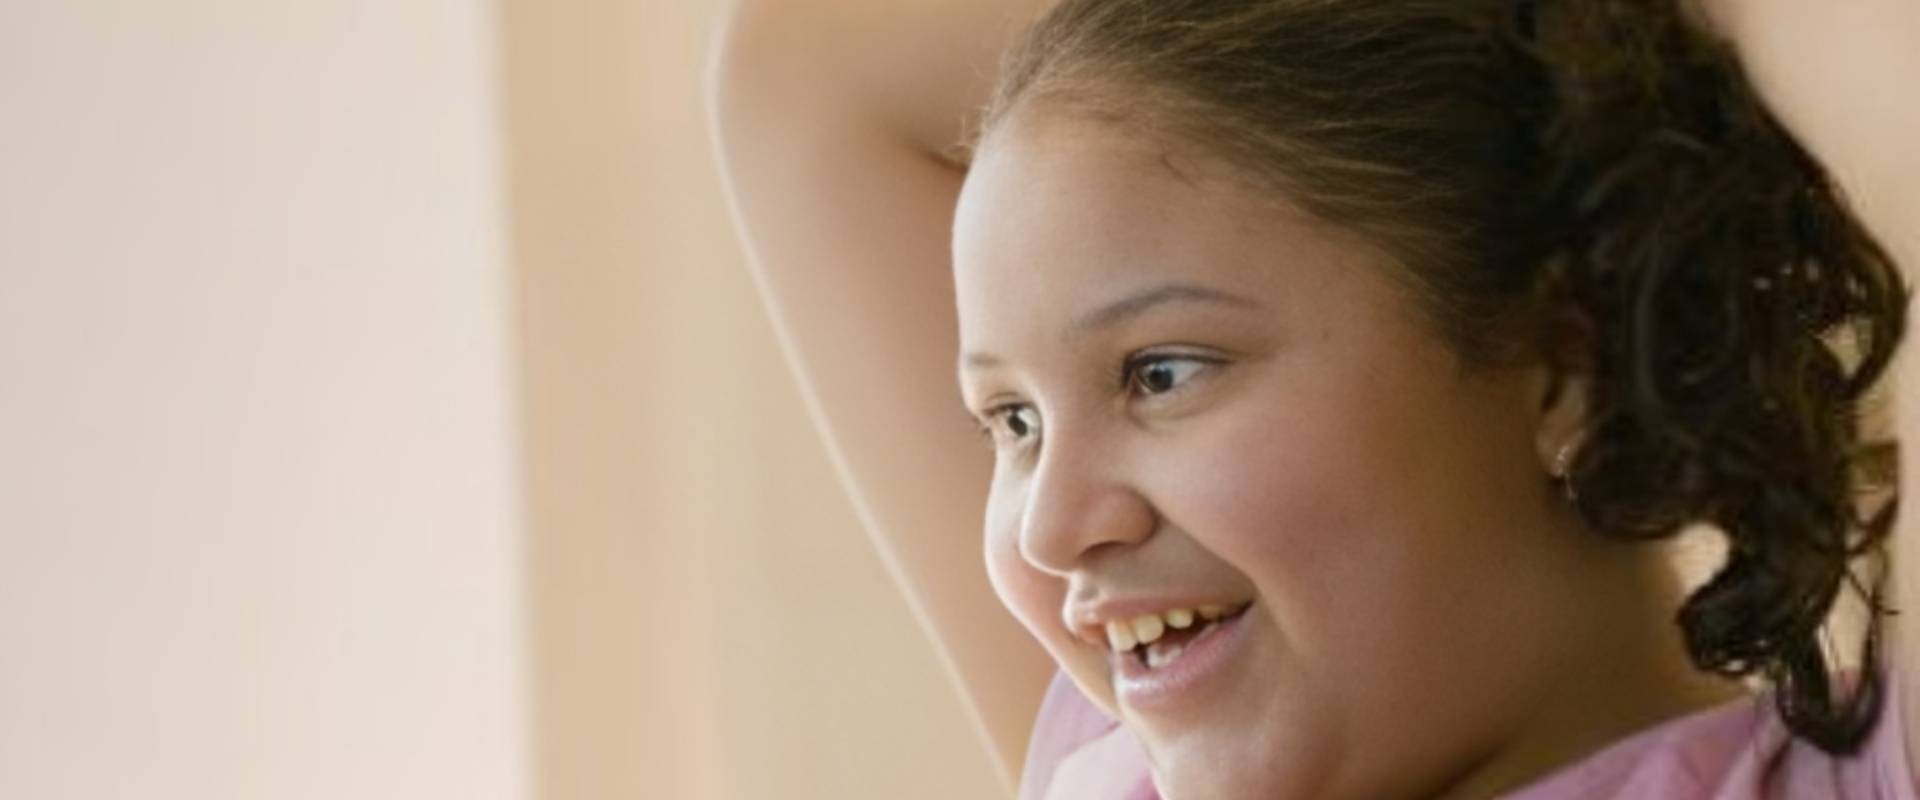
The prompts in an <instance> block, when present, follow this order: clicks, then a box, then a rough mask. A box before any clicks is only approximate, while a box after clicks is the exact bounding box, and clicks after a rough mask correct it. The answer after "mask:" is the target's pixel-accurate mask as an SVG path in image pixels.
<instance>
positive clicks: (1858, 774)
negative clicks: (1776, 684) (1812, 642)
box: [1508, 674, 1920, 800]
mask: <svg viewBox="0 0 1920 800" xmlns="http://www.w3.org/2000/svg"><path fill="white" fill-rule="evenodd" d="M1900 683H1901V681H1900V677H1899V676H1898V675H1897V674H1891V675H1889V679H1888V695H1887V697H1886V705H1885V706H1884V709H1885V710H1884V712H1883V714H1882V716H1881V719H1880V722H1879V724H1878V725H1877V726H1876V727H1875V729H1874V732H1873V734H1872V735H1871V736H1870V737H1869V739H1868V740H1867V742H1866V743H1865V744H1864V745H1863V746H1862V747H1861V749H1860V750H1859V752H1857V753H1855V754H1853V755H1850V756H1835V755H1832V754H1829V753H1827V752H1825V751H1822V750H1820V749H1819V748H1817V747H1814V746H1813V745H1811V744H1809V743H1807V742H1805V741H1803V740H1800V739H1796V738H1794V737H1793V736H1791V735H1790V733H1789V732H1788V730H1787V728H1786V725H1785V724H1784V723H1783V722H1782V721H1781V720H1780V716H1779V714H1778V712H1776V711H1775V710H1774V705H1773V697H1772V695H1770V694H1765V693H1762V694H1756V695H1753V696H1750V697H1747V698H1745V699H1742V700H1738V701H1735V702H1732V703H1728V704H1725V705H1722V706H1719V707H1717V708H1712V709H1707V710H1705V711H1700V712H1697V713H1694V714H1691V715H1688V716H1685V717H1681V718H1678V719H1674V720H1671V721H1668V722H1665V723H1662V724H1660V725H1657V726H1655V727H1653V728H1649V729H1647V730H1645V731H1642V732H1640V733H1638V734H1635V735H1633V736H1630V737H1628V738H1627V739H1624V740H1622V741H1620V742H1617V743H1615V744H1614V745H1612V746H1610V747H1608V748H1607V749H1605V750H1602V751H1600V752H1598V753H1595V754H1594V755H1592V756H1589V757H1588V758H1586V759H1585V760H1583V761H1581V762H1579V763H1577V764H1574V765H1572V766H1570V767H1568V768H1566V769H1564V770H1562V771H1560V772H1557V773H1554V774H1553V775H1550V776H1548V777H1547V778H1545V779H1543V780H1542V781H1540V782H1539V783H1536V784H1534V785H1533V786H1530V787H1528V788H1526V789H1523V790H1521V791H1520V792H1518V793H1516V794H1514V795H1511V796H1510V797H1509V798H1508V800H1588V798H1592V799H1594V800H1598V798H1612V797H1662V798H1674V799H1675V800H1799V798H1823V799H1830V800H1920V793H1916V790H1915V786H1914V783H1915V782H1914V777H1913V776H1914V773H1913V770H1912V768H1911V766H1910V765H1909V762H1908V759H1907V753H1906V736H1905V731H1904V729H1903V727H1902V726H1901V724H1900V712H1899V709H1900V703H1901V698H1902V691H1901V689H1902V687H1901V686H1900Z"/></svg>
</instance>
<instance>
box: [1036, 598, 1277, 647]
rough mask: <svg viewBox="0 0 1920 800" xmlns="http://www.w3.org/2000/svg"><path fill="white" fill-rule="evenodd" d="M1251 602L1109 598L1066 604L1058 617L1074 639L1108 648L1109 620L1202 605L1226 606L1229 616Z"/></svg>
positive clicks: (1119, 619)
mask: <svg viewBox="0 0 1920 800" xmlns="http://www.w3.org/2000/svg"><path fill="white" fill-rule="evenodd" d="M1251 603H1252V601H1251V600H1240V599H1231V598H1225V597H1221V596H1219V595H1202V594H1182V595H1136V596H1131V597H1109V598H1103V599H1100V600H1096V601H1091V602H1084V603H1068V604H1067V605H1066V607H1065V608H1063V609H1062V610H1061V618H1062V620H1063V621H1065V623H1066V626H1067V630H1069V631H1072V632H1073V635H1074V636H1076V637H1078V638H1079V639H1081V640H1082V641H1085V642H1087V643H1088V644H1091V645H1095V646H1097V647H1101V648H1105V647H1107V646H1108V645H1107V622H1108V621H1109V620H1117V621H1122V622H1127V621H1131V620H1133V619H1134V618H1135V617H1144V616H1147V615H1149V614H1161V613H1164V612H1167V611H1170V610H1172V609H1176V608H1185V609H1192V610H1196V611H1197V610H1199V608H1200V607H1201V606H1225V607H1226V608H1227V609H1229V613H1232V612H1235V611H1239V610H1240V609H1241V608H1243V607H1245V606H1247V605H1249V604H1251Z"/></svg>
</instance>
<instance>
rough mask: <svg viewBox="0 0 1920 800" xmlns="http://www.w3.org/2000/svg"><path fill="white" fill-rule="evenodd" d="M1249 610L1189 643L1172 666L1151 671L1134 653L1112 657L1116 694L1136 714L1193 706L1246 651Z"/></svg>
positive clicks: (1116, 654) (1118, 654)
mask: <svg viewBox="0 0 1920 800" xmlns="http://www.w3.org/2000/svg"><path fill="white" fill-rule="evenodd" d="M1251 610H1252V609H1251V608H1249V609H1247V610H1246V611H1242V612H1241V613H1240V614H1239V615H1237V616H1235V617H1233V618H1232V619H1229V620H1226V621H1225V622H1222V623H1220V625H1219V627H1216V628H1214V629H1213V630H1211V631H1208V632H1207V633H1206V634H1205V635H1203V636H1201V637H1199V638H1197V639H1194V640H1193V641H1191V642H1188V643H1187V646H1186V649H1184V650H1182V651H1181V652H1180V657H1179V658H1176V659H1174V661H1173V663H1171V664H1168V665H1166V666H1164V667H1161V668H1159V669H1152V668H1149V667H1148V666H1147V665H1146V664H1143V663H1141V662H1140V657H1139V656H1137V655H1134V654H1133V653H1130V652H1129V653H1113V654H1112V664H1113V671H1114V683H1113V692H1114V696H1115V699H1117V700H1119V701H1120V703H1121V704H1122V705H1125V706H1126V707H1128V708H1130V709H1134V710H1137V711H1169V710H1175V709H1178V708H1181V707H1183V706H1188V705H1191V704H1192V703H1193V702H1195V701H1196V699H1197V698H1198V696H1199V695H1200V694H1201V693H1202V692H1203V691H1204V690H1206V689H1208V688H1209V687H1211V686H1213V685H1215V684H1217V683H1218V682H1219V681H1218V680H1217V679H1218V678H1220V677H1221V676H1222V674H1223V673H1225V672H1226V671H1227V668H1228V667H1231V666H1232V665H1233V663H1234V660H1235V658H1237V657H1238V656H1239V654H1240V651H1242V650H1245V649H1246V641H1247V625H1246V621H1247V616H1248V613H1247V612H1248V611H1251Z"/></svg>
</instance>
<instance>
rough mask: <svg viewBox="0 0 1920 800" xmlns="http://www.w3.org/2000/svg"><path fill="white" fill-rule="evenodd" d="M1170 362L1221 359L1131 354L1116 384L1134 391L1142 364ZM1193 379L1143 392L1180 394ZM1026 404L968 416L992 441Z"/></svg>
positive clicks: (1211, 362) (1208, 362) (1004, 405)
mask: <svg viewBox="0 0 1920 800" xmlns="http://www.w3.org/2000/svg"><path fill="white" fill-rule="evenodd" d="M1167 362H1190V363H1195V364H1200V365H1202V366H1212V365H1214V364H1218V363H1220V362H1219V360H1218V359H1212V358H1206V357H1202V356H1196V355H1190V354H1185V353H1179V354H1176V353H1155V354H1150V355H1141V356H1132V357H1129V358H1128V359H1127V360H1125V361H1123V362H1121V364H1120V367H1119V368H1118V369H1117V370H1115V371H1114V378H1113V380H1114V383H1115V384H1116V385H1118V386H1119V387H1120V388H1122V389H1127V390H1133V389H1134V388H1135V387H1137V386H1138V385H1139V382H1138V380H1137V376H1138V375H1139V374H1140V369H1141V368H1142V367H1148V366H1154V365H1157V364H1163V363H1167ZM1192 380H1193V379H1192V378H1191V377H1189V378H1188V379H1187V380H1186V381H1182V382H1181V383H1180V384H1179V385H1178V386H1175V387H1174V388H1172V389H1168V390H1166V391H1164V392H1159V393H1157V394H1150V395H1144V396H1147V397H1165V396H1167V395H1171V394H1177V393H1179V392H1181V391H1183V390H1185V388H1186V386H1187V384H1188V382H1190V381H1192ZM1026 407H1027V405H1026V404H1025V403H1002V404H1000V405H997V406H994V407H992V408H989V409H987V410H986V411H985V412H983V413H982V415H981V416H983V417H985V420H986V421H984V422H983V421H981V420H980V419H979V418H975V417H973V416H972V415H968V417H967V419H968V421H970V422H972V423H973V427H974V429H975V430H976V431H977V432H978V433H979V435H980V437H981V438H983V439H986V440H987V441H988V442H992V441H993V437H994V427H993V423H994V422H995V421H997V420H999V419H1001V418H1002V417H1005V416H1007V415H1010V414H1012V413H1015V412H1017V411H1019V410H1021V409H1023V408H1026Z"/></svg>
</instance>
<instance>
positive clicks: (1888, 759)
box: [1020, 674, 1920, 800]
mask: <svg viewBox="0 0 1920 800" xmlns="http://www.w3.org/2000/svg"><path fill="white" fill-rule="evenodd" d="M1886 703H1887V705H1886V709H1885V711H1884V712H1883V713H1882V715H1881V722H1880V725H1879V727H1878V728H1876V729H1875V730H1874V733H1873V735H1872V736H1871V737H1870V738H1869V739H1868V740H1867V743H1866V745H1865V746H1864V747H1863V749H1862V750H1861V751H1860V752H1859V753H1858V754H1857V755H1855V756H1853V757H1850V758H1834V757H1833V756H1830V755H1827V754H1826V753H1823V752H1821V751H1820V750H1819V749H1817V748H1815V747H1813V746H1812V745H1810V744H1807V743H1806V742H1804V741H1801V740H1798V739H1794V738H1792V737H1790V736H1788V735H1787V730H1786V726H1785V725H1784V724H1782V723H1781V722H1780V719H1779V716H1778V715H1777V714H1775V713H1774V711H1773V705H1772V700H1771V698H1769V697H1767V696H1765V695H1756V696H1753V697H1748V698H1744V699H1741V700H1736V701H1733V702H1731V703H1727V704H1725V705H1722V706H1718V707H1715V708H1710V709H1707V710H1704V711H1699V712H1696V713H1694V714H1690V715H1688V716H1684V717H1680V718H1677V719H1673V720H1669V721H1667V722H1663V723H1661V724H1659V725H1655V726H1653V727H1651V728H1648V729H1646V730H1643V731H1640V732H1639V733H1636V734H1633V735H1631V736H1628V737H1627V738H1625V739H1622V740H1620V741H1618V742H1615V743H1613V744H1611V745H1608V746H1607V747H1606V748H1604V749H1602V750H1600V751H1599V752H1596V753H1594V754H1593V755H1590V756H1588V757H1587V758H1585V759H1584V760H1581V761H1579V762H1578V763H1575V764H1572V765H1570V766H1568V767H1566V768H1564V769H1561V770H1559V771H1556V772H1553V773H1551V774H1548V775H1546V776H1544V777H1542V778H1541V779H1540V780H1538V781H1535V782H1534V783H1532V784H1530V785H1528V786H1526V787H1524V788H1522V789H1520V790H1518V791H1515V792H1512V793H1510V794H1508V795H1506V798H1505V800H1601V799H1602V798H1608V799H1611V798H1659V799H1660V800H1801V798H1819V800H1920V793H1917V792H1916V789H1915V781H1914V773H1913V770H1912V768H1911V767H1910V766H1908V764H1907V756H1906V740H1905V738H1904V736H1903V732H1902V726H1901V725H1900V724H1899V722H1900V686H1899V685H1898V681H1897V680H1889V681H1888V693H1887V698H1886ZM1775 759H1779V761H1780V763H1779V766H1778V768H1777V769H1775V770H1773V771H1772V772H1771V773H1769V771H1768V770H1767V765H1768V764H1769V762H1771V761H1773V760H1775ZM1158 798H1159V794H1158V793H1157V792H1155V791H1154V789H1153V781H1152V778H1151V776H1149V775H1148V772H1147V764H1146V758H1145V757H1144V756H1143V755H1142V754H1141V752H1140V749H1139V746H1138V745H1137V744H1136V743H1135V742H1134V741H1133V737H1131V736H1129V735H1128V734H1127V732H1126V729H1124V728H1122V727H1120V726H1119V724H1118V723H1116V722H1115V721H1114V720H1113V719H1112V718H1110V717H1108V716H1107V715H1106V714H1105V713H1104V712H1102V711H1101V710H1100V709H1099V707H1097V706H1095V705H1094V704H1093V703H1091V702H1089V701H1088V700H1087V699H1086V698H1085V697H1084V696H1082V695H1081V694H1080V690H1079V689H1078V688H1076V687H1075V686H1074V685H1073V682H1072V681H1070V680H1068V679H1067V677H1066V676H1065V675H1064V674H1055V675H1054V679H1053V685H1052V686H1051V687H1049V688H1048V689H1047V696H1046V699H1045V700H1044V701H1043V702H1042V703H1041V705H1040V714H1039V717H1038V719H1037V720H1036V721H1035V723H1034V732H1033V738H1032V744H1031V745H1030V746H1029V747H1028V749H1027V768H1026V772H1025V776H1024V778H1023V780H1022V782H1021V786H1020V800H1157V799H1158Z"/></svg>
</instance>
